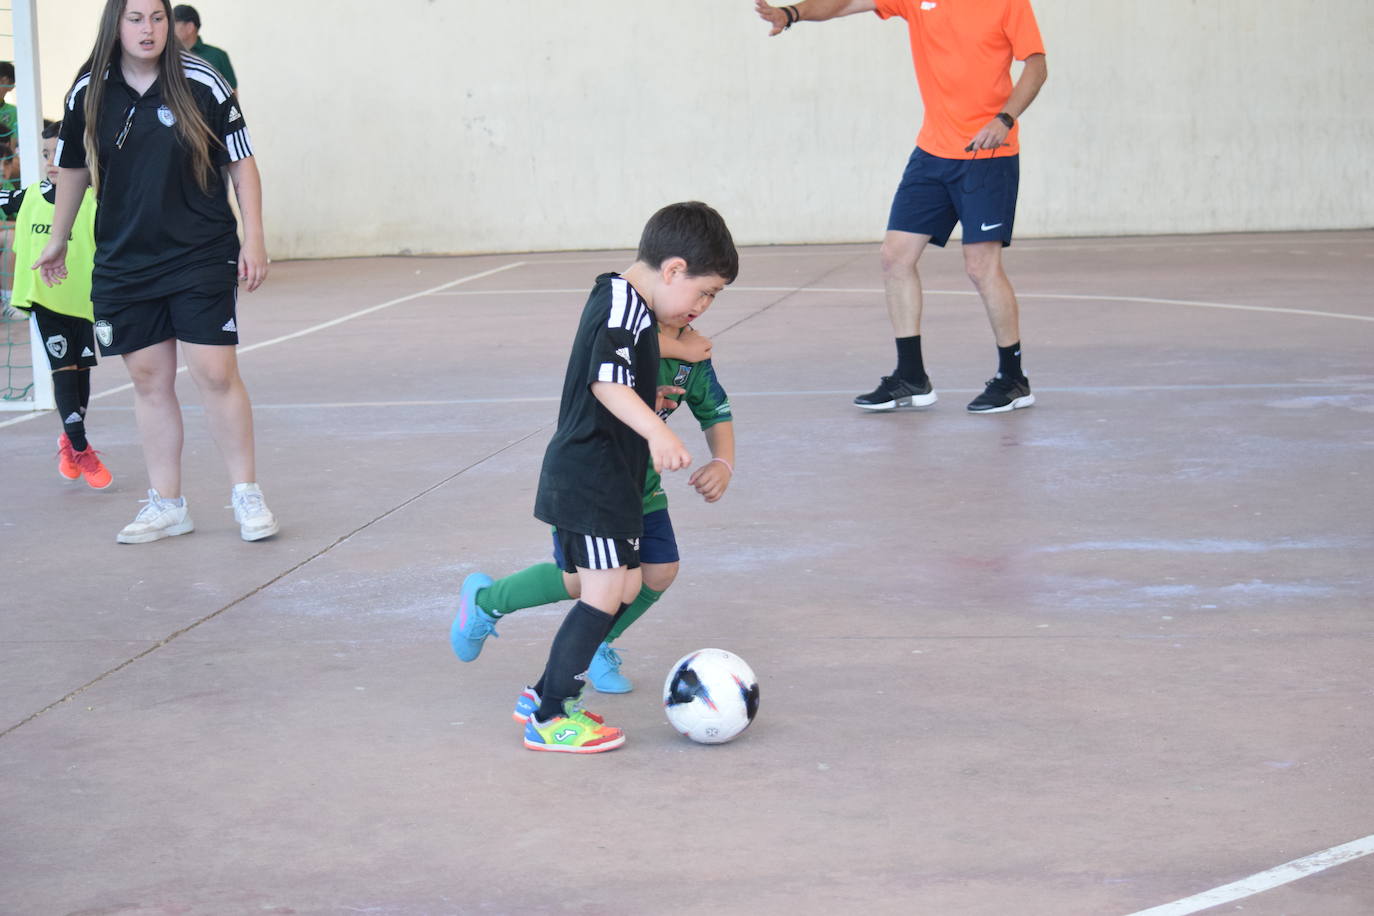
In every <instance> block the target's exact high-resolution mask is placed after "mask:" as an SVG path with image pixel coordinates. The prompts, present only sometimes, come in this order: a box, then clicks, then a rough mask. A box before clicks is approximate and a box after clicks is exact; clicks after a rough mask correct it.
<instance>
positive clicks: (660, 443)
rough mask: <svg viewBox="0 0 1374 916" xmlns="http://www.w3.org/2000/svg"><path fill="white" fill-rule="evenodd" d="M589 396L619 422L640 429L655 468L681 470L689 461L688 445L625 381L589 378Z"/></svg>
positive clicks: (638, 431) (636, 430) (656, 469)
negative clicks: (604, 380) (622, 383)
mask: <svg viewBox="0 0 1374 916" xmlns="http://www.w3.org/2000/svg"><path fill="white" fill-rule="evenodd" d="M592 397H594V398H596V399H597V400H598V401H600V402H601V406H603V407H605V408H606V409H607V410H609V411H610V412H611V415H612V416H614V417H615V418H616V419H617V420H619V421H620V422H621V423H624V424H625V425H626V426H628V427H630V429H632V430H634V431H635V432H637V433H639V435H641V436H643V437H644V438H645V439H646V440H647V441H648V443H649V457H650V458H651V459H653V462H654V470H655V471H659V472H663V471H680V470H682V469H683V468H685V467H687V466H688V465H690V464H691V463H692V456H691V455H690V454H689V453H688V451H687V446H685V445H683V444H682V440H681V439H679V438H678V437H677V433H675V432H673V431H672V430H671V429H669V428H668V424H666V423H664V422H663V421H662V420H660V419H659V418H658V414H656V413H654V411H653V409H652V408H651V407H649V405H648V404H645V403H644V402H643V401H641V400H640V399H639V395H638V394H636V393H635V390H634V389H633V388H631V387H629V386H628V385H621V384H620V383H618V382H592Z"/></svg>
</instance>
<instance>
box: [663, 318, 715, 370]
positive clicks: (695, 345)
mask: <svg viewBox="0 0 1374 916" xmlns="http://www.w3.org/2000/svg"><path fill="white" fill-rule="evenodd" d="M658 355H659V356H660V357H662V358H663V359H680V360H682V361H683V362H684V363H704V362H706V360H708V359H710V358H711V338H709V337H707V336H705V335H704V334H700V333H698V332H697V331H696V330H695V329H694V328H692V327H691V326H688V327H685V328H682V329H681V330H680V331H675V330H672V329H669V330H668V331H659V332H658Z"/></svg>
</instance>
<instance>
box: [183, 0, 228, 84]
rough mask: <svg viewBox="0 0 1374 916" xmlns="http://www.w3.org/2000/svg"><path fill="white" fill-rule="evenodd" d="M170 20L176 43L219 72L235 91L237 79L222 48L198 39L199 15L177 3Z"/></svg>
mask: <svg viewBox="0 0 1374 916" xmlns="http://www.w3.org/2000/svg"><path fill="white" fill-rule="evenodd" d="M172 18H173V19H175V20H176V32H177V41H179V42H181V46H182V47H183V48H185V49H186V50H187V51H190V52H191V53H192V54H194V55H195V56H196V57H199V58H200V59H201V60H203V61H205V62H206V63H208V64H209V65H210V66H212V67H214V68H215V69H216V70H218V71H219V75H220V76H222V77H224V79H225V81H226V82H227V83H228V84H229V85H230V86H232V87H233V88H234V89H235V90H236V91H237V89H238V88H239V78H238V77H237V76H235V75H234V65H233V64H231V63H229V54H228V52H227V51H225V50H224V49H223V48H217V47H215V46H214V45H207V44H206V43H205V42H204V41H203V40H201V37H200V13H198V12H196V8H195V7H194V6H191V5H190V4H187V3H179V4H177V5H176V6H175V7H173V8H172Z"/></svg>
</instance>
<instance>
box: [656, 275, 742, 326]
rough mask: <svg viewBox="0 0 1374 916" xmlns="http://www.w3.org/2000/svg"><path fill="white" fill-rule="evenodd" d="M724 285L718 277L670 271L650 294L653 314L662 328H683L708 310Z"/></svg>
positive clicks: (723, 281)
mask: <svg viewBox="0 0 1374 916" xmlns="http://www.w3.org/2000/svg"><path fill="white" fill-rule="evenodd" d="M725 285H726V284H725V278H724V277H721V276H720V275H719V274H702V275H701V276H699V277H692V276H689V275H688V274H687V271H686V269H685V268H683V269H677V268H673V269H671V270H670V271H669V273H668V275H667V276H666V277H665V278H664V282H663V284H662V285H661V286H659V288H658V290H657V292H656V293H655V295H654V314H655V315H657V316H658V322H659V324H661V325H663V326H664V327H669V328H685V327H687V325H689V324H691V323H692V322H693V321H696V320H697V318H699V317H700V316H701V315H702V314H704V313H705V311H706V310H707V309H709V308H710V307H711V303H713V302H715V301H716V294H717V293H719V292H720V291H721V290H723V289H725Z"/></svg>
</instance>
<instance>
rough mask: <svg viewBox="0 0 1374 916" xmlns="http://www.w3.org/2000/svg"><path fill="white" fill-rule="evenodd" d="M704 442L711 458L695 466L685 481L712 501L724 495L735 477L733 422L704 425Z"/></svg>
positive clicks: (709, 501) (708, 500)
mask: <svg viewBox="0 0 1374 916" xmlns="http://www.w3.org/2000/svg"><path fill="white" fill-rule="evenodd" d="M706 444H707V445H708V446H710V448H711V460H710V461H708V462H707V463H706V464H703V465H702V466H701V467H699V468H697V469H696V471H694V472H693V473H692V476H691V479H689V480H688V481H687V482H688V483H690V484H691V485H692V486H694V487H696V488H697V492H698V493H700V494H701V495H702V496H703V497H705V498H706V501H707V502H708V503H713V502H715V501H716V500H718V499H720V498H721V497H722V496H724V495H725V490H726V488H727V487H729V486H730V481H731V480H733V479H734V477H735V424H734V423H733V422H732V421H729V420H727V421H726V422H724V423H717V424H716V425H715V426H708V427H706Z"/></svg>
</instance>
